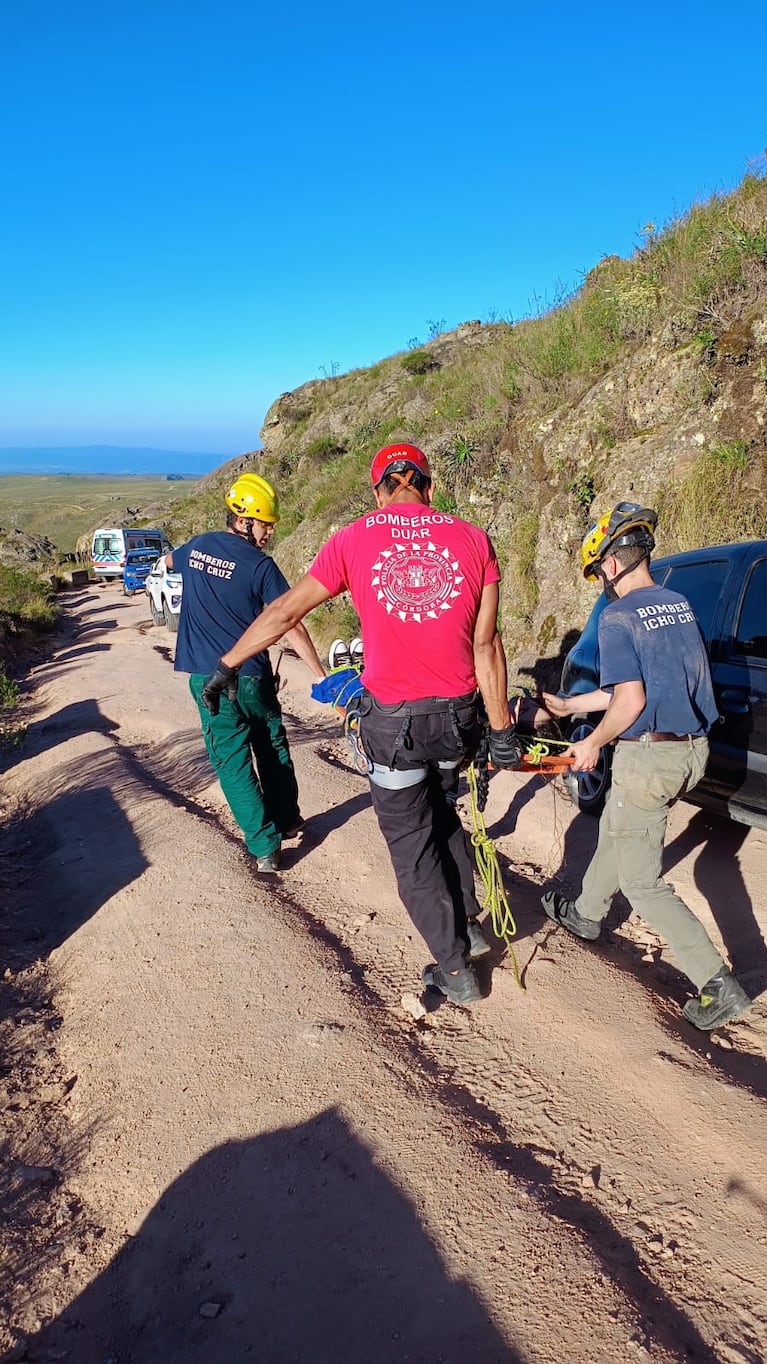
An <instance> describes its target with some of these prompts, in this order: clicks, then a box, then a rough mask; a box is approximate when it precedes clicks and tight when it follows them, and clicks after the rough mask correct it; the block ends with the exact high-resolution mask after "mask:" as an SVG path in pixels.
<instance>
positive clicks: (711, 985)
mask: <svg viewBox="0 0 767 1364" xmlns="http://www.w3.org/2000/svg"><path fill="white" fill-rule="evenodd" d="M751 1004H752V1000H751V999H750V998H749V996H748V995H747V994H746V992H745V990H744V989H743V986H742V985H739V984H738V982H737V980H736V979H735V977H734V976H733V975H732V973H731V972H730V971H728V970H727V967H726V966H723V967H722V969H721V971H717V973H716V975H715V976H712V977H711V979H710V980H707V981H706V984H705V985H703V986H701V991H700V994H699V995H698V997H697V999H688V1001H687V1003H686V1004H685V1006H684V1008H683V1010H682V1013H683V1014H684V1016H685V1018H686V1019H687V1022H688V1023H692V1025H693V1027H694V1028H700V1030H701V1032H710V1031H711V1029H712V1028H719V1027H721V1025H722V1024H723V1023H731V1022H732V1020H733V1019H734V1018H740V1015H741V1014H744V1013H745V1012H746V1009H750V1008H751Z"/></svg>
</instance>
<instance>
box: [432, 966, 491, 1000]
mask: <svg viewBox="0 0 767 1364" xmlns="http://www.w3.org/2000/svg"><path fill="white" fill-rule="evenodd" d="M421 979H422V981H423V984H424V989H426V990H439V993H440V994H441V995H447V998H448V999H449V1000H450V1003H451V1004H476V1003H477V1000H480V999H481V998H482V991H481V990H480V988H479V985H478V984H477V977H476V976H475V974H474V971H473V970H472V968H471V966H463V967H461V969H460V971H456V973H455V975H452V974H451V973H450V972H449V971H443V970H442V967H441V966H424V968H423V971H422V972H421Z"/></svg>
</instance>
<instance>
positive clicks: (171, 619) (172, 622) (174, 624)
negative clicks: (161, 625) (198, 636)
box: [162, 601, 178, 635]
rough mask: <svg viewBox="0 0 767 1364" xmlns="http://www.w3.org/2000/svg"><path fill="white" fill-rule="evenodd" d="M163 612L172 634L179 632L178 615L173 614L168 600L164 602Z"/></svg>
mask: <svg viewBox="0 0 767 1364" xmlns="http://www.w3.org/2000/svg"><path fill="white" fill-rule="evenodd" d="M162 612H163V615H164V617H165V624H166V625H167V627H168V629H169V630H170V632H171V634H172V635H175V634H178V616H175V615H174V614H173V612H172V611H171V609H170V607H169V606H168V603H167V602H166V601H164V602H163V604H162Z"/></svg>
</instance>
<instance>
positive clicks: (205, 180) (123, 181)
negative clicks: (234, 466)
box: [0, 0, 767, 455]
mask: <svg viewBox="0 0 767 1364" xmlns="http://www.w3.org/2000/svg"><path fill="white" fill-rule="evenodd" d="M0 12H1V13H2V51H1V52H0V114H1V115H2V122H3V127H4V129H5V132H6V137H5V139H4V150H3V153H2V160H3V168H2V184H3V189H4V191H5V193H4V200H5V203H4V207H3V211H2V213H1V214H0V261H1V262H2V264H1V265H0V271H1V272H2V274H1V276H0V288H1V290H2V312H3V326H2V332H1V334H0V445H41V444H46V445H50V444H61V445H65V444H85V443H89V442H93V443H114V444H130V445H136V444H151V445H154V446H169V447H172V448H175V449H190V450H217V451H221V452H222V453H223V454H227V455H229V454H235V453H238V452H240V451H243V450H247V449H252V448H253V447H254V446H256V445H257V444H258V432H259V427H260V425H261V422H262V420H263V416H264V413H265V411H266V408H267V407H268V405H269V404H270V403H271V402H272V401H273V399H274V398H275V397H277V396H278V394H280V393H281V392H283V391H285V390H287V389H291V388H294V387H296V386H298V385H299V384H301V383H303V382H305V381H306V380H308V379H312V378H316V377H320V376H321V374H322V373H323V370H324V371H325V372H332V371H333V370H334V369H335V368H336V367H338V369H339V370H341V371H343V370H346V369H349V368H353V367H355V366H359V365H368V364H372V363H373V362H374V361H376V360H378V359H380V358H381V357H382V356H385V355H390V354H393V353H394V352H396V351H398V350H402V349H404V348H405V347H406V346H407V344H408V342H409V341H410V339H411V338H412V337H414V336H420V337H421V338H424V337H425V335H426V333H427V329H428V323H429V322H430V321H441V320H442V319H444V322H445V324H446V325H447V326H448V327H453V326H457V325H458V323H460V322H462V321H464V320H466V319H468V318H480V319H483V320H488V318H490V317H491V316H492V315H493V314H494V313H498V314H506V315H509V314H510V315H512V316H513V317H519V316H522V315H524V314H525V313H527V312H528V311H530V308H531V302H532V300H534V299H535V298H539V299H540V298H551V297H553V295H554V293H555V291H556V288H557V282H558V281H562V282H563V283H565V284H566V285H568V286H571V285H574V284H576V283H577V282H578V279H579V278H580V276H581V274H582V272H584V271H586V270H588V269H589V268H590V267H591V266H592V265H593V264H594V263H595V262H596V261H597V260H598V259H599V258H600V257H601V256H603V255H605V254H608V253H612V252H616V253H619V254H624V255H625V254H629V253H630V251H631V250H632V249H633V247H634V246H635V244H636V243H637V241H638V239H639V236H640V232H641V228H642V227H643V225H644V224H645V223H647V222H648V221H649V220H652V221H653V222H655V223H656V224H658V225H661V224H662V223H663V222H665V221H667V220H668V219H669V218H670V217H671V216H673V215H674V214H675V213H678V212H681V211H683V210H684V209H686V208H687V207H688V206H689V205H690V203H691V202H693V201H694V200H695V199H697V198H705V197H708V196H709V195H710V194H711V193H712V192H713V191H716V190H722V189H728V188H731V187H732V186H733V185H735V184H736V183H737V182H738V181H739V180H740V179H741V178H742V176H743V174H744V173H745V172H746V170H747V169H748V166H749V162H750V161H752V160H753V159H755V158H758V157H760V156H761V155H762V153H763V150H764V147H765V144H767V117H766V116H765V108H767V101H766V100H765V83H766V82H765V75H764V52H765V49H766V48H767V41H766V40H767V18H766V17H765V15H766V14H767V11H765V6H764V4H763V0H760V3H758V4H757V3H753V2H752V0H745V3H741V4H740V5H738V6H727V7H723V6H721V5H720V4H712V3H708V2H707V0H700V3H698V4H691V3H686V2H685V3H677V4H675V5H672V4H669V3H665V4H663V5H659V4H656V3H653V2H652V0H650V2H649V3H645V4H643V5H641V6H633V7H629V6H616V5H614V4H596V3H593V4H590V3H588V0H585V2H584V3H581V4H580V5H573V4H572V3H570V4H560V3H549V4H547V5H532V4H530V5H528V6H520V5H517V4H515V3H513V0H506V3H484V4H483V3H481V0H480V2H479V3H475V4H473V5H471V4H466V3H461V4H457V3H453V0H442V3H439V4H437V3H430V2H429V0H425V2H424V3H422V4H420V5H413V4H403V3H401V2H400V0H389V3H387V4H386V5H378V6H361V5H359V4H354V5H351V4H347V3H336V4H334V3H330V4H327V5H317V4H311V5H310V4H306V3H303V0H301V2H300V3H293V4H284V5H282V6H279V5H269V6H267V5H266V4H264V3H261V4H259V3H257V2H256V0H251V2H250V3H244V2H241V0H216V3H213V0H112V2H111V3H106V4H105V3H104V0H98V3H93V0H70V3H67V4H66V5H64V4H62V3H61V0H23V3H22V0H5V3H4V4H2V9H1V11H0Z"/></svg>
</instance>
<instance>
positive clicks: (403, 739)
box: [360, 692, 481, 971]
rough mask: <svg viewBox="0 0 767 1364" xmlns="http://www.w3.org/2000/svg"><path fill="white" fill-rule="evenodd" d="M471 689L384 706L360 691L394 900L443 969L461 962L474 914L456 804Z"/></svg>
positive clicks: (469, 735)
mask: <svg viewBox="0 0 767 1364" xmlns="http://www.w3.org/2000/svg"><path fill="white" fill-rule="evenodd" d="M480 733H481V729H480V724H479V720H478V716H477V701H476V695H475V693H473V692H472V693H470V694H468V695H466V696H457V697H453V698H447V699H446V698H444V697H434V698H429V699H428V700H425V701H404V702H402V703H401V704H399V705H396V706H384V705H381V704H380V703H379V702H378V701H376V700H375V699H374V697H372V696H371V695H370V693H369V692H364V693H363V695H362V697H361V698H360V736H361V739H362V745H363V748H364V750H365V755H366V757H367V759H368V769H369V773H370V783H371V793H372V797H373V808H374V810H375V812H376V815H377V817H378V823H379V826H380V829H381V833H382V834H383V836H384V838H385V839H386V843H387V845H388V848H389V854H390V856H391V860H392V865H393V867H394V872H395V875H396V877H397V888H398V890H399V894H400V899H401V900H402V903H403V904H404V906H405V908H406V910H407V912H408V914H409V915H410V918H411V919H412V921H413V923H414V925H415V927H416V928H417V929H418V932H419V933H420V934H421V936H422V937H423V938H424V940H425V942H426V944H427V946H428V948H429V950H430V952H431V953H432V956H433V958H434V960H435V961H436V962H437V964H438V965H439V966H441V967H442V969H443V970H444V971H455V970H457V969H458V968H459V967H461V966H463V965H464V961H465V954H466V947H467V938H466V919H467V917H469V918H473V917H474V916H475V915H477V914H479V905H478V904H477V899H476V896H475V893H474V866H473V861H472V857H471V854H470V851H469V848H468V845H467V839H466V834H465V833H464V829H463V826H462V824H461V821H460V819H459V818H458V813H457V811H456V808H455V803H456V797H457V793H458V775H459V771H460V768H461V765H462V764H464V763H465V762H468V761H470V760H471V758H472V757H473V756H474V753H475V752H476V750H477V747H478V744H479V740H480Z"/></svg>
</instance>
